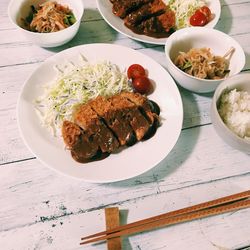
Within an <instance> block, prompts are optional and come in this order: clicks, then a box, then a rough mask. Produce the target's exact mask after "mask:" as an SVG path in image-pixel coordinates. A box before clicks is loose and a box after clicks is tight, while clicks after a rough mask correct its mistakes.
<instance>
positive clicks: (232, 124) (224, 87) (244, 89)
mask: <svg viewBox="0 0 250 250" xmlns="http://www.w3.org/2000/svg"><path fill="white" fill-rule="evenodd" d="M211 120H212V123H213V125H214V128H215V130H216V132H217V133H218V135H219V136H220V137H221V138H222V139H223V140H224V141H225V142H227V143H228V144H229V145H230V146H232V147H234V148H236V149H238V150H241V151H244V152H246V153H250V73H242V74H239V75H235V76H233V77H231V78H228V79H227V80H225V81H223V82H222V83H221V84H220V85H219V86H218V87H217V89H216V91H215V93H214V96H213V101H212V106H211Z"/></svg>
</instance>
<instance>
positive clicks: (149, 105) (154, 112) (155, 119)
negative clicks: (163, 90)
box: [121, 92, 160, 125]
mask: <svg viewBox="0 0 250 250" xmlns="http://www.w3.org/2000/svg"><path fill="white" fill-rule="evenodd" d="M121 96H122V97H124V98H127V99H128V100H129V101H131V102H133V103H134V104H136V105H137V106H138V107H139V108H140V110H141V112H142V113H144V114H145V116H146V117H147V119H148V121H149V122H150V124H154V123H156V124H158V125H159V113H160V110H159V107H158V106H157V107H154V105H156V104H155V103H153V102H151V101H150V100H148V98H146V97H145V96H143V95H141V94H139V93H131V92H122V93H121Z"/></svg>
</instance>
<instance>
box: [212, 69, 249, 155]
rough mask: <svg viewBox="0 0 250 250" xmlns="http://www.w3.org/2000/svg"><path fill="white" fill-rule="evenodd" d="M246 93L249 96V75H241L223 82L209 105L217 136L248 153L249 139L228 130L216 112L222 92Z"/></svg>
mask: <svg viewBox="0 0 250 250" xmlns="http://www.w3.org/2000/svg"><path fill="white" fill-rule="evenodd" d="M235 88H236V89H237V90H238V91H247V92H248V93H249V94H250V73H241V74H239V75H236V76H233V77H231V78H229V79H227V80H225V81H223V82H222V83H221V84H220V85H219V86H218V88H217V89H216V91H215V93H214V96H213V101H212V105H211V120H212V123H213V125H214V128H215V130H216V132H217V133H218V135H219V136H220V137H221V138H222V139H223V140H224V141H225V142H226V143H228V144H229V145H230V146H232V147H234V148H236V149H238V150H241V151H243V152H246V153H250V139H248V140H247V139H243V138H241V137H239V136H238V135H236V134H235V133H234V132H233V131H232V130H230V129H229V128H228V127H227V125H226V124H225V123H224V122H223V120H222V118H221V117H220V114H219V112H218V104H219V100H220V97H221V95H222V94H223V93H224V91H229V90H232V89H235Z"/></svg>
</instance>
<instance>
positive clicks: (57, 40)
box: [8, 0, 84, 47]
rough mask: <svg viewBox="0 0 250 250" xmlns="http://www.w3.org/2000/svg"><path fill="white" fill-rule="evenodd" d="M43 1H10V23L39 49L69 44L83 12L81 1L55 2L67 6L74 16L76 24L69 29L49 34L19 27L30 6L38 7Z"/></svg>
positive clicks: (66, 0)
mask: <svg viewBox="0 0 250 250" xmlns="http://www.w3.org/2000/svg"><path fill="white" fill-rule="evenodd" d="M42 2H45V1H44V0H11V1H10V3H9V6H8V16H9V18H10V20H11V21H12V23H13V24H14V25H15V26H16V27H17V28H18V29H19V30H21V31H22V32H23V33H24V35H25V36H26V37H27V39H28V40H29V41H31V42H32V43H34V44H37V45H39V46H41V47H56V46H60V45H63V44H65V43H67V42H69V41H70V40H71V39H72V38H73V37H74V36H75V35H76V33H77V31H78V29H79V27H80V24H81V18H82V15H83V12H84V6H83V2H82V0H56V2H58V3H60V4H62V5H67V6H69V8H70V9H71V10H72V12H73V14H74V15H75V18H76V22H75V23H74V24H73V25H71V26H70V27H68V28H66V29H63V30H60V31H57V32H51V33H38V32H31V31H28V30H26V29H24V28H22V27H21V18H26V17H27V16H28V15H29V12H30V6H31V5H34V6H38V5H39V4H40V3H42Z"/></svg>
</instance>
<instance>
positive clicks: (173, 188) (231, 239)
mask: <svg viewBox="0 0 250 250" xmlns="http://www.w3.org/2000/svg"><path fill="white" fill-rule="evenodd" d="M8 3H9V1H8V0H1V1H0V165H1V166H0V249H3V250H7V249H106V245H105V244H97V245H86V246H84V247H80V246H79V242H80V237H81V236H83V235H88V234H90V233H94V232H97V231H100V230H103V229H104V227H105V218H104V208H105V207H111V206H118V207H119V209H121V210H122V213H121V214H122V220H123V222H126V223H127V222H132V221H135V220H138V219H143V218H146V217H149V216H153V215H157V214H159V213H163V212H167V211H170V210H175V209H177V208H182V207H184V206H189V205H193V204H196V203H200V202H203V201H206V200H211V199H215V198H218V197H221V196H226V195H229V194H233V193H237V192H241V191H245V190H248V189H250V161H249V160H250V157H249V155H246V154H244V153H242V152H239V151H237V150H234V149H233V148H231V147H230V146H228V145H227V144H226V143H225V142H224V141H222V140H221V139H220V138H219V137H218V136H217V134H216V132H215V130H214V128H213V125H212V124H211V120H210V114H209V112H210V104H211V99H212V94H205V95H197V94H194V93H191V92H188V91H185V90H183V89H181V88H180V93H181V96H182V100H183V104H184V123H183V129H182V132H181V135H180V138H179V140H178V142H177V144H176V146H175V147H174V148H173V150H172V151H171V153H170V154H169V155H168V157H167V159H166V160H164V162H162V163H161V164H159V166H156V167H155V168H153V169H152V170H151V171H149V172H147V173H145V174H143V175H141V176H139V177H135V178H133V179H130V180H127V181H122V182H117V183H113V184H112V183H111V184H90V183H85V182H83V181H79V180H75V179H72V178H70V177H65V176H63V175H61V174H58V173H55V172H54V171H52V170H50V169H48V168H47V167H45V166H44V165H43V164H42V163H40V162H39V161H38V160H37V159H36V158H35V157H34V155H32V154H31V153H30V151H29V150H28V149H27V148H26V147H25V145H24V143H23V141H22V139H21V138H20V135H19V131H18V127H17V120H16V103H17V97H18V94H19V92H20V89H21V87H22V85H23V83H24V82H25V80H26V79H27V77H28V76H29V75H30V74H31V73H32V71H33V70H34V69H35V68H36V67H38V66H39V65H40V64H41V63H42V62H43V61H44V60H45V59H46V58H48V57H49V56H51V55H53V54H55V53H57V52H60V51H62V50H63V49H65V48H68V47H72V46H75V45H80V44H88V43H96V42H97V43H98V42H104V43H112V44H121V45H124V46H127V47H130V48H133V49H136V50H139V51H141V52H142V53H145V54H147V55H150V56H151V57H152V58H153V59H155V60H156V61H157V62H159V63H160V64H161V65H163V66H165V64H166V63H165V59H164V47H163V46H156V45H150V44H144V43H140V42H137V41H133V40H131V39H129V38H127V37H125V36H123V35H121V34H119V33H117V32H116V31H114V30H113V29H112V28H111V27H110V26H109V25H108V24H107V23H106V22H105V21H104V20H103V19H102V17H101V15H100V14H99V12H98V9H97V7H96V3H95V1H94V0H85V1H84V4H85V13H84V17H83V21H82V24H81V27H80V30H79V33H78V34H77V36H76V37H75V38H74V39H73V40H72V41H71V42H70V43H68V44H67V45H65V46H63V47H59V48H54V49H43V48H40V47H38V46H36V45H33V44H31V43H30V42H29V41H27V40H26V38H25V37H23V35H22V34H21V33H20V32H19V31H17V30H16V29H15V28H14V27H13V25H12V24H11V23H10V21H9V20H8V17H7V5H8ZM221 5H222V14H221V18H220V20H219V22H218V24H217V26H216V27H215V28H216V29H218V30H220V31H223V32H225V33H228V34H230V35H231V36H232V37H234V38H235V39H236V40H237V41H238V42H239V43H240V44H241V45H242V46H243V48H244V51H245V53H246V65H245V68H244V71H249V70H250V24H249V23H250V1H246V0H222V1H221ZM123 247H124V249H136V250H156V249H157V250H160V249H249V248H250V209H244V210H241V211H238V212H234V213H227V214H224V215H219V216H214V217H210V218H207V219H200V220H196V221H192V222H189V223H184V224H180V225H176V226H171V227H167V228H164V229H160V230H155V231H150V232H146V233H141V234H137V235H134V236H130V237H129V238H126V239H124V240H123Z"/></svg>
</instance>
